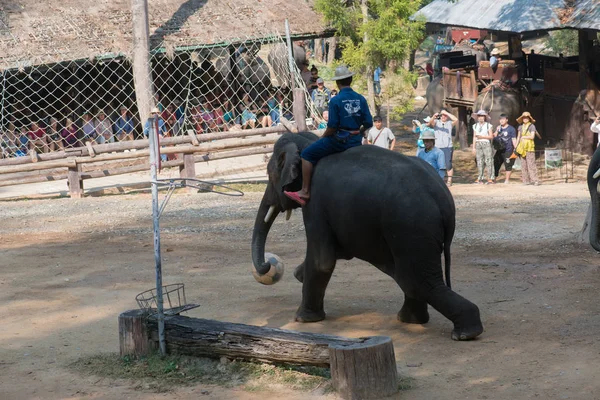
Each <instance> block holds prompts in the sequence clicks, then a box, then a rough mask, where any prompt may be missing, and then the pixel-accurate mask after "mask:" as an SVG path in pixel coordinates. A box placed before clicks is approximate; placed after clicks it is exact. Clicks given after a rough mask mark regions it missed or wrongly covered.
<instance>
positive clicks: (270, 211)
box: [265, 206, 275, 224]
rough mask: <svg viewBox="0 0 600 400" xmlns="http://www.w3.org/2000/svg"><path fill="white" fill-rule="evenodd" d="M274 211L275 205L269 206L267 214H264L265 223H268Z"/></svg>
mask: <svg viewBox="0 0 600 400" xmlns="http://www.w3.org/2000/svg"><path fill="white" fill-rule="evenodd" d="M274 212H275V206H271V207H269V211H267V215H266V216H265V224H268V223H269V221H270V220H271V217H273V213H274Z"/></svg>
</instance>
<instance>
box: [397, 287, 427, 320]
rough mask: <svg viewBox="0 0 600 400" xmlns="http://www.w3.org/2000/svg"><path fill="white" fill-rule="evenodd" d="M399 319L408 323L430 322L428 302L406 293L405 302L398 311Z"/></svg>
mask: <svg viewBox="0 0 600 400" xmlns="http://www.w3.org/2000/svg"><path fill="white" fill-rule="evenodd" d="M398 320H400V321H401V322H404V323H407V324H426V323H427V322H429V311H427V302H426V301H423V300H417V299H414V298H412V297H408V296H407V295H406V294H405V295H404V304H403V305H402V308H401V309H400V311H399V312H398Z"/></svg>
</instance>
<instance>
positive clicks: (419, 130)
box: [412, 117, 431, 157]
mask: <svg viewBox="0 0 600 400" xmlns="http://www.w3.org/2000/svg"><path fill="white" fill-rule="evenodd" d="M423 121H424V122H425V124H429V121H431V117H425V118H423ZM412 124H413V132H414V133H416V134H417V135H419V138H418V139H417V154H416V156H417V157H419V153H421V152H422V151H423V150H425V143H424V142H423V137H422V134H423V130H424V129H425V128H427V125H426V126H423V124H421V121H419V120H418V119H415V120H413V121H412Z"/></svg>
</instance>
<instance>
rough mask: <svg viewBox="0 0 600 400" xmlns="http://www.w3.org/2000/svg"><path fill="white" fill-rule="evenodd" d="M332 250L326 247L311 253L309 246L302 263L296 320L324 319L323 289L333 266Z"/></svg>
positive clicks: (329, 277) (313, 320) (325, 287)
mask: <svg viewBox="0 0 600 400" xmlns="http://www.w3.org/2000/svg"><path fill="white" fill-rule="evenodd" d="M321 246H323V244H321ZM332 250H333V249H328V248H326V249H323V250H319V251H315V253H317V254H313V255H311V251H310V247H309V251H308V254H307V257H306V260H305V262H304V264H303V265H304V268H303V271H304V272H303V283H302V304H300V307H299V308H298V311H297V312H296V321H298V322H318V321H322V320H324V319H325V309H324V306H323V305H324V298H325V290H326V289H327V284H328V283H329V280H330V279H331V275H332V273H333V269H334V268H335V256H334V254H335V253H334V252H333V251H332ZM301 266H302V265H300V267H301ZM300 267H298V268H300Z"/></svg>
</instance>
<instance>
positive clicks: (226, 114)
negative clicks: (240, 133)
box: [221, 99, 237, 130]
mask: <svg viewBox="0 0 600 400" xmlns="http://www.w3.org/2000/svg"><path fill="white" fill-rule="evenodd" d="M221 108H222V110H223V123H224V124H225V127H226V128H227V129H226V130H229V128H231V127H233V126H234V125H235V124H236V119H237V118H236V113H235V108H233V107H232V106H231V101H229V100H228V99H226V100H225V101H224V102H223V106H222V107H221Z"/></svg>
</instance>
